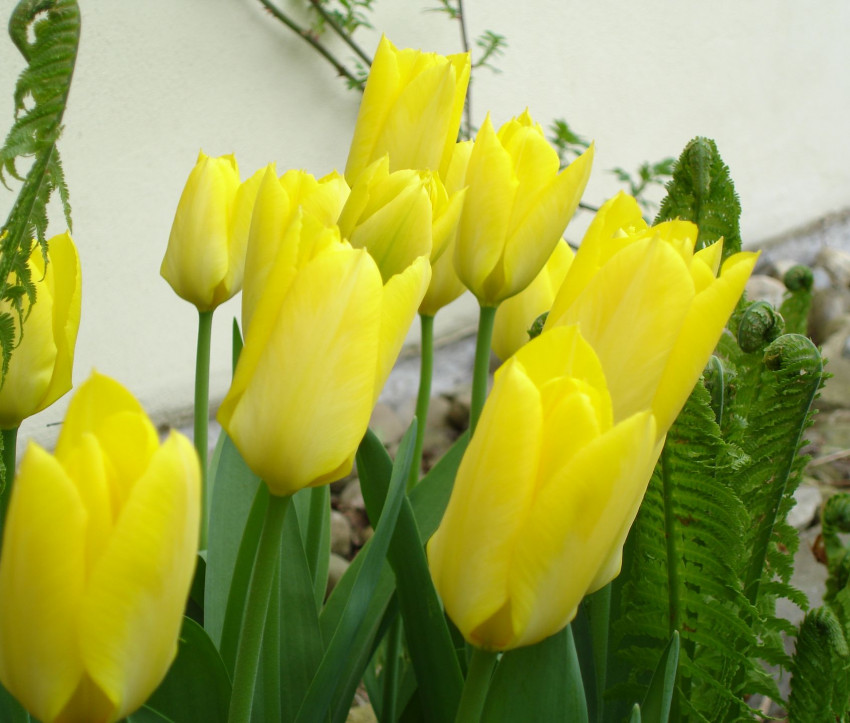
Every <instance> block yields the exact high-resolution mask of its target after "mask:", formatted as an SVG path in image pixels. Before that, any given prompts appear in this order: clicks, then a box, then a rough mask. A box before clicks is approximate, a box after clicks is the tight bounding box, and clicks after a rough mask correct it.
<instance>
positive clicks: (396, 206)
mask: <svg viewBox="0 0 850 723" xmlns="http://www.w3.org/2000/svg"><path fill="white" fill-rule="evenodd" d="M463 196H464V191H463V190H459V191H456V192H455V193H453V194H452V195H451V196H449V193H448V191H447V190H446V187H445V186H444V185H443V183H442V181H441V180H440V178H439V176H438V175H437V174H435V173H432V172H430V171H413V170H401V171H395V172H394V173H390V170H389V157H388V156H383V157H382V158H379V159H378V160H377V161H375V162H374V163H372V164H371V165H370V166H368V167H367V168H366V169H365V170H364V171H363V172H362V173H361V174H360V175H359V176H358V178H357V182H356V183H355V184H354V185H353V186H352V187H351V195H350V196H349V197H348V201H346V204H345V206H344V208H343V209H342V213H341V214H340V216H339V230H340V233H341V234H342V237H343V238H345V239H346V240H348V241H349V242H350V243H351V245H352V246H353V247H354V248H365V249H367V250H368V251H369V255H370V256H372V258H373V259H375V261H376V262H377V263H378V266H379V268H380V269H381V274H382V275H383V277H384V279H389V278H390V277H391V276H393V275H394V274H396V273H398V272H399V271H400V270H401V269H404V268H406V267H407V266H408V265H409V264H410V261H411V259H413V258H416V257H417V256H429V258H430V259H431V261H432V262H434V261H436V260H437V259H438V258H439V257H440V255H441V254H442V252H443V250H444V249H445V247H446V245H447V244H448V242H449V241H450V240H451V238H452V237H453V236H454V234H455V233H456V232H457V224H458V221H459V219H460V212H461V209H462V208H463Z"/></svg>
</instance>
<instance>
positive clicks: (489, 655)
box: [455, 648, 499, 723]
mask: <svg viewBox="0 0 850 723" xmlns="http://www.w3.org/2000/svg"><path fill="white" fill-rule="evenodd" d="M498 659H499V654H498V653H496V652H491V651H489V650H482V649H481V648H473V649H472V659H471V660H470V661H469V672H468V673H467V675H466V682H465V683H464V685H463V693H462V694H461V697H460V705H459V706H458V708H457V715H456V716H455V723H476V722H477V721H480V720H481V714H482V713H483V712H484V702H485V701H486V700H487V692H488V691H489V690H490V680H491V678H492V677H493V670H494V669H495V667H496V663H497V662H498Z"/></svg>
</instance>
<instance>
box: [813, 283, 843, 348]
mask: <svg viewBox="0 0 850 723" xmlns="http://www.w3.org/2000/svg"><path fill="white" fill-rule="evenodd" d="M848 312H850V290H847V289H843V288H835V287H828V288H826V289H819V290H817V291H815V292H814V294H813V295H812V306H811V309H810V310H809V319H808V327H809V334H810V335H811V337H812V340H813V341H814V342H815V344H823V343H824V342H825V341H826V340H827V339H828V338H829V337H830V335H832V334H834V333H835V332H836V331H837V330H838V329H839V328H840V327H841V326H842V325H843V324H844V323H845V322H846V321H847V319H848Z"/></svg>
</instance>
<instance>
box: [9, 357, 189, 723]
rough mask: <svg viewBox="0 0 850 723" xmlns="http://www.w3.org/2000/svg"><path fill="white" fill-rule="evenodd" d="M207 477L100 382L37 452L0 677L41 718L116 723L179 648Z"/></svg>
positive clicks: (13, 566) (13, 513) (19, 532)
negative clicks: (52, 445)
mask: <svg viewBox="0 0 850 723" xmlns="http://www.w3.org/2000/svg"><path fill="white" fill-rule="evenodd" d="M199 520H200V468H199V464H198V458H197V455H196V454H195V450H194V448H193V447H192V444H191V442H189V440H187V439H186V438H185V437H183V436H182V435H180V434H177V433H175V432H172V434H171V435H170V436H169V437H168V439H167V440H166V441H165V443H163V444H162V445H160V443H159V440H158V437H157V433H156V429H155V428H154V426H153V424H151V422H150V420H149V419H148V417H147V416H146V415H145V413H144V411H143V410H142V408H141V406H140V405H139V403H138V402H137V401H136V400H135V399H134V398H133V396H132V395H131V394H130V393H129V392H128V391H127V390H126V389H124V387H122V386H121V385H120V384H118V383H117V382H115V381H113V380H111V379H109V378H107V377H104V376H101V375H99V374H94V375H92V377H91V378H90V379H89V380H88V381H87V382H85V383H84V384H83V385H82V386H81V387H80V388H79V390H78V391H77V393H76V395H75V396H74V398H73V399H72V400H71V404H70V406H69V407H68V413H67V416H66V417H65V422H64V424H63V426H62V431H61V432H60V435H59V441H58V443H57V446H56V453H55V455H51V454H49V453H47V452H46V451H44V450H43V449H42V448H41V447H39V446H38V445H37V444H35V443H30V445H29V447H28V448H27V450H26V453H25V454H24V456H23V459H22V461H21V465H20V469H19V471H18V475H17V477H16V479H15V486H14V488H13V490H12V497H11V501H10V505H9V511H8V515H7V517H6V526H5V530H4V535H3V552H2V557H0V680H2V682H3V685H4V686H5V687H6V688H7V690H9V691H10V692H11V693H12V694H13V695H14V696H15V697H16V698H17V699H18V700H19V701H20V702H21V703H22V704H23V705H24V707H25V708H26V709H27V710H28V711H29V712H30V713H31V714H32V715H34V716H36V717H37V718H38V719H39V720H41V721H43V722H44V723H53V722H54V721H62V722H63V723H88V722H90V721H102V722H103V723H107V722H110V723H111V721H117V720H119V719H121V718H124V717H125V716H127V715H129V714H130V713H132V712H133V711H134V710H135V709H137V708H138V707H140V706H141V705H142V704H143V703H144V702H145V700H146V699H147V698H148V697H149V696H150V694H151V693H152V692H153V691H154V689H155V688H156V687H157V686H158V685H159V683H160V682H161V681H162V679H163V677H164V676H165V674H166V671H167V670H168V668H169V666H170V665H171V662H172V661H173V660H174V657H175V655H176V653H177V636H178V633H179V631H180V625H181V622H182V618H183V608H184V607H185V604H186V598H187V596H188V593H189V586H190V584H191V581H192V574H193V571H194V567H195V557H196V553H197V540H198V527H199Z"/></svg>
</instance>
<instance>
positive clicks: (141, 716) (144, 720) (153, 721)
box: [124, 705, 176, 723]
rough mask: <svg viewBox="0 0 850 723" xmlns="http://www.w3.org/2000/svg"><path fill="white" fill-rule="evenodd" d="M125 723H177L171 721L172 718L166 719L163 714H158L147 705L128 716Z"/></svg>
mask: <svg viewBox="0 0 850 723" xmlns="http://www.w3.org/2000/svg"><path fill="white" fill-rule="evenodd" d="M124 722H125V723H176V721H173V720H171V718H166V717H165V716H164V715H162V714H161V713H157V712H156V711H155V710H153V709H152V708H148V707H147V706H146V705H145V706H142V707H141V708H139V710H137V711H136V712H135V713H133V714H132V715H128V716H127V717H126V718H124Z"/></svg>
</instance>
